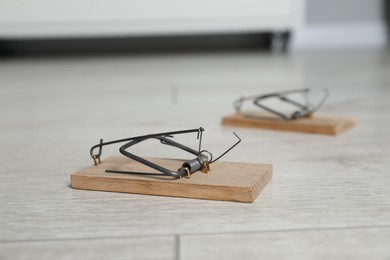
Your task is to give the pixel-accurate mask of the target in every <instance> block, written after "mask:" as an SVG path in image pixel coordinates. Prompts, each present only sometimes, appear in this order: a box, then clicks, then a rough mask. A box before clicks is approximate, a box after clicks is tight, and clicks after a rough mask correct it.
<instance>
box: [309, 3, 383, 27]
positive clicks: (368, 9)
mask: <svg viewBox="0 0 390 260" xmlns="http://www.w3.org/2000/svg"><path fill="white" fill-rule="evenodd" d="M382 2H383V0H307V6H306V22H307V24H308V25H315V24H325V23H355V22H359V23H360V22H366V21H382V20H383V8H382Z"/></svg>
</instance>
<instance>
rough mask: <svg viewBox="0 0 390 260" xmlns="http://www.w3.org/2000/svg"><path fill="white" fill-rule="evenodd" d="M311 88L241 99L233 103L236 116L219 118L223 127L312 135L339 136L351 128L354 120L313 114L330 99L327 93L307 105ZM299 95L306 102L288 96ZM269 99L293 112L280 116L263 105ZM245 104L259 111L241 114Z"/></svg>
mask: <svg viewBox="0 0 390 260" xmlns="http://www.w3.org/2000/svg"><path fill="white" fill-rule="evenodd" d="M309 92H310V89H298V90H289V91H282V92H276V93H271V94H266V95H260V96H249V97H242V98H240V99H238V100H237V101H235V103H234V106H235V109H236V113H234V114H232V115H229V116H225V117H223V118H222V124H223V125H229V126H240V127H251V128H265V129H272V130H281V131H292V132H303V133H311V134H324V135H338V134H340V133H343V132H345V131H347V130H349V129H351V128H353V127H354V126H355V125H356V124H357V121H356V120H355V119H354V118H349V117H334V116H322V115H315V112H316V111H318V110H319V109H320V108H321V107H322V105H323V104H324V103H325V101H326V99H327V98H328V96H329V93H328V91H327V90H325V94H324V96H323V97H322V99H321V100H320V102H319V103H318V104H317V105H316V106H314V105H312V104H311V103H310V102H309ZM294 94H302V95H303V96H304V98H305V102H303V103H302V102H299V101H297V100H294V99H292V98H291V97H290V95H294ZM268 99H276V100H279V101H281V102H283V103H286V104H289V105H292V106H293V107H295V108H296V109H294V111H293V112H292V113H283V112H282V111H279V110H276V109H274V108H272V107H270V106H268V105H265V104H264V103H263V102H264V101H265V100H268ZM246 101H253V104H254V105H255V106H257V107H258V108H260V109H262V111H253V110H252V111H251V110H249V111H243V110H242V106H243V103H244V102H246Z"/></svg>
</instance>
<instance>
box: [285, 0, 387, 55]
mask: <svg viewBox="0 0 390 260" xmlns="http://www.w3.org/2000/svg"><path fill="white" fill-rule="evenodd" d="M383 1H384V0H307V1H306V25H305V27H304V28H302V29H301V30H298V31H296V32H295V34H294V39H293V43H292V49H293V50H307V49H330V48H333V49H335V48H339V49H340V48H344V49H351V48H383V47H385V46H386V45H387V37H386V27H385V22H384V11H383Z"/></svg>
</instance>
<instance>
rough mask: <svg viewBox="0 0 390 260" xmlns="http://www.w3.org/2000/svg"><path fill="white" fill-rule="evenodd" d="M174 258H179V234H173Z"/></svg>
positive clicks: (176, 259) (177, 259)
mask: <svg viewBox="0 0 390 260" xmlns="http://www.w3.org/2000/svg"><path fill="white" fill-rule="evenodd" d="M174 250H175V251H174V259H175V260H180V258H181V257H180V252H181V248H180V235H175V244H174Z"/></svg>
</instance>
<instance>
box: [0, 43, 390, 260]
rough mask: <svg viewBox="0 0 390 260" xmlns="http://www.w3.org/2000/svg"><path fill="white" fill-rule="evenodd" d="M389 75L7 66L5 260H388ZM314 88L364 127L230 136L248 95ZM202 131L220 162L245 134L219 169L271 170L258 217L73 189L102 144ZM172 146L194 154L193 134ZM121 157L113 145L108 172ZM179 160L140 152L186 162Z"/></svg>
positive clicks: (386, 60)
mask: <svg viewBox="0 0 390 260" xmlns="http://www.w3.org/2000/svg"><path fill="white" fill-rule="evenodd" d="M388 71H390V56H389V53H388V52H386V51H382V50H381V51H379V50H364V51H362V50H359V51H350V52H329V53H327V52H321V53H302V54H291V55H269V54H263V53H260V52H255V51H253V52H252V51H248V52H221V53H196V54H184V53H181V54H172V53H171V54H161V55H129V56H127V55H118V56H102V57H97V56H96V57H95V56H94V57H70V56H69V57H63V58H59V57H58V58H55V59H54V58H42V59H39V58H31V59H23V58H20V59H11V58H10V59H2V60H0V86H1V87H0V119H1V120H0V143H1V146H0V162H1V167H0V255H1V257H0V258H1V260H3V259H12V260H14V259H26V258H28V259H40V260H41V259H53V255H55V256H56V257H55V258H61V257H62V258H68V259H69V258H73V259H83V258H96V259H99V258H103V256H104V258H106V259H115V258H119V259H121V257H122V256H123V255H126V256H127V257H125V258H126V259H128V258H129V259H154V258H158V256H156V255H161V259H175V260H178V259H180V260H185V259H194V258H197V259H199V258H201V259H202V258H204V259H208V258H213V259H218V256H221V254H224V256H226V258H227V259H229V257H231V258H232V257H234V256H237V258H244V259H245V257H247V258H251V257H252V256H253V258H258V257H262V256H263V255H262V254H263V253H264V256H267V257H264V258H267V259H280V258H283V256H285V255H286V254H287V255H288V256H291V258H295V259H307V258H311V259H329V258H333V256H335V254H337V252H340V258H343V256H345V257H344V258H351V259H361V258H364V257H365V256H367V254H368V253H367V252H369V253H371V255H372V256H371V257H370V258H376V259H386V258H387V259H388V255H389V254H388V251H386V250H388V248H389V238H388V232H389V227H390V189H389V187H390V174H389V169H390V161H389V158H390V149H389V147H390V135H389V133H390V120H389V113H388V111H390V102H389V90H388V89H389V88H388V86H389V84H388V83H389V82H390V74H389V73H388ZM320 85H321V86H320ZM305 86H310V87H313V88H317V89H322V88H323V86H326V87H327V88H328V89H329V91H330V93H331V96H330V98H329V100H328V101H327V103H326V104H325V106H324V107H323V108H322V109H321V113H323V114H329V115H345V116H346V117H348V118H350V117H352V118H353V117H356V118H357V120H358V121H359V126H358V127H355V128H352V129H351V130H350V131H347V132H346V133H344V134H342V135H338V136H336V137H333V136H327V135H309V134H301V133H296V132H280V131H259V130H258V129H253V128H243V127H232V126H224V125H221V122H220V119H221V117H222V116H223V115H226V114H227V113H229V111H231V110H232V101H233V100H235V99H236V98H238V97H239V96H240V95H244V94H245V95H250V94H256V93H267V92H272V91H279V90H286V89H288V88H291V89H297V88H302V87H305ZM199 126H203V127H204V128H205V129H206V131H205V132H204V135H203V141H202V147H204V149H208V150H209V151H212V152H213V154H214V155H216V156H217V155H219V154H222V153H223V152H224V151H226V149H228V148H229V147H230V145H231V144H232V143H234V142H235V137H234V136H233V134H232V132H233V131H234V132H235V133H236V134H237V135H238V136H240V138H241V139H242V142H241V143H240V144H239V145H238V146H237V147H236V148H235V149H233V150H232V151H231V152H229V153H228V154H227V155H226V156H224V157H223V161H225V162H243V163H255V164H256V163H264V162H266V163H269V164H272V166H273V176H272V181H271V182H269V184H268V185H267V187H266V188H265V189H264V190H263V191H262V193H261V195H260V197H259V198H258V199H256V200H255V201H254V202H253V203H232V202H226V201H215V200H197V199H185V198H175V197H163V196H149V195H139V194H127V193H115V192H100V191H90V190H78V189H72V188H71V187H70V180H69V175H70V173H74V172H77V171H78V170H79V169H81V168H83V167H85V166H86V165H90V164H91V163H92V162H91V158H90V156H89V149H90V147H91V146H93V145H95V144H97V143H98V142H99V139H100V138H104V140H105V141H109V140H116V139H120V138H125V137H131V136H137V135H142V134H150V133H157V132H165V131H172V130H183V129H189V128H197V127H199ZM175 139H177V140H178V141H180V142H181V143H184V144H186V145H188V146H190V147H195V149H197V145H198V140H197V139H196V134H194V135H183V136H176V137H175ZM118 149H119V147H118V146H115V145H114V146H112V147H107V148H106V147H105V149H104V151H103V154H102V158H108V157H110V156H115V155H120V153H119V151H118ZM176 150H177V149H173V148H172V147H162V146H161V145H159V144H158V143H157V144H156V143H154V142H150V143H148V142H145V143H144V144H143V145H140V146H136V147H134V152H135V153H136V154H139V155H141V156H145V157H160V158H186V157H185V156H186V154H182V153H181V152H179V151H176ZM210 174H211V173H210ZM306 232H307V233H306ZM251 234H253V236H252V235H251ZM367 238H369V240H368V239H367ZM78 245H80V246H78ZM235 245H236V246H235ZM84 246H85V248H84ZM83 248H84V249H83ZM241 248H242V249H247V250H248V251H245V250H244V251H243V250H240V252H247V254H246V255H244V254H241V255H238V253H237V252H238V250H239V249H241ZM248 248H249V249H248ZM72 249H74V250H72ZM261 249H262V250H261ZM235 250H237V251H235ZM260 250H261V252H260V253H259V251H260ZM225 252H226V254H225ZM327 252H329V255H327ZM213 256H215V257H213ZM311 256H312V257H311ZM376 256H377V257H376ZM335 258H337V256H335Z"/></svg>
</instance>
